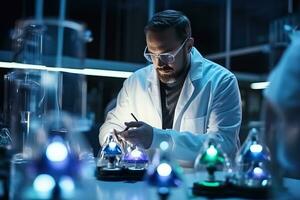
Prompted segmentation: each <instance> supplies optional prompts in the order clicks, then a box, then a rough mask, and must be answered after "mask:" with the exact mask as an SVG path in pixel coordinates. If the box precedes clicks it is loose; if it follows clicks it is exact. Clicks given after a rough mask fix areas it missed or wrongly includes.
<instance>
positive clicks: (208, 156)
mask: <svg viewBox="0 0 300 200" xmlns="http://www.w3.org/2000/svg"><path fill="white" fill-rule="evenodd" d="M194 169H195V171H196V174H197V177H198V179H199V180H201V176H203V173H207V179H206V180H205V181H202V182H198V183H197V184H199V185H204V186H207V185H209V186H212V187H213V186H214V187H218V186H220V185H221V184H223V182H222V181H221V180H218V179H217V178H216V172H218V171H222V172H224V174H225V176H227V175H229V174H228V173H230V172H231V171H232V169H231V164H230V161H229V159H228V157H227V155H226V154H225V153H224V152H223V150H222V148H221V145H220V144H218V143H217V142H216V140H215V139H214V137H212V136H210V137H208V138H207V139H206V141H205V142H204V144H203V147H202V148H201V149H200V151H199V154H198V156H197V158H196V160H195V164H194Z"/></svg>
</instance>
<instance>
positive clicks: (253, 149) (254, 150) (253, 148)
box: [250, 144, 263, 153]
mask: <svg viewBox="0 0 300 200" xmlns="http://www.w3.org/2000/svg"><path fill="white" fill-rule="evenodd" d="M262 149H263V148H262V146H261V145H260V144H252V145H251V146H250V151H251V152H252V153H261V152H262Z"/></svg>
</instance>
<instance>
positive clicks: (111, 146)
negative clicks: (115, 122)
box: [108, 142, 117, 151]
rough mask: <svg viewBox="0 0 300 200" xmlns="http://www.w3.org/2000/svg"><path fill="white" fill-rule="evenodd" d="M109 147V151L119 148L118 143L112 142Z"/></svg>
mask: <svg viewBox="0 0 300 200" xmlns="http://www.w3.org/2000/svg"><path fill="white" fill-rule="evenodd" d="M108 146H109V149H110V150H112V151H113V150H114V149H115V148H116V147H117V143H115V142H110V143H109V144H108Z"/></svg>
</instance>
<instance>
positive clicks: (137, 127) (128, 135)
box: [121, 121, 153, 149]
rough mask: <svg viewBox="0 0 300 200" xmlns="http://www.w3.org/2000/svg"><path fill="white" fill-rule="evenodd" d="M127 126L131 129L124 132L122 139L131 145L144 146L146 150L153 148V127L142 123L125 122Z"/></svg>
mask: <svg viewBox="0 0 300 200" xmlns="http://www.w3.org/2000/svg"><path fill="white" fill-rule="evenodd" d="M125 125H126V126H127V127H128V128H129V129H128V130H126V131H124V132H122V133H121V137H123V138H124V139H125V140H126V141H128V142H130V143H131V144H133V145H137V146H142V147H143V148H145V149H148V148H149V147H150V146H151V144H152V139H153V128H152V126H150V125H148V124H146V123H145V122H142V121H138V122H136V121H132V122H125ZM130 128H132V129H130Z"/></svg>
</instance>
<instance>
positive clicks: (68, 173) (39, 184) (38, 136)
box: [10, 112, 95, 199]
mask: <svg viewBox="0 0 300 200" xmlns="http://www.w3.org/2000/svg"><path fill="white" fill-rule="evenodd" d="M57 116H58V115H57V113H56V112H53V113H50V114H48V115H47V116H45V117H44V118H43V119H39V118H35V119H33V120H32V125H31V127H30V129H31V130H30V135H29V140H27V141H28V142H30V145H28V147H30V152H31V153H30V154H27V157H26V158H24V156H23V154H16V155H15V156H14V157H13V160H12V168H11V180H12V181H11V187H10V197H11V199H20V198H24V199H74V198H75V199H76V198H79V199H80V198H82V196H81V197H78V195H81V191H82V187H84V185H83V184H82V181H83V180H86V179H87V178H89V179H90V178H92V177H93V173H94V171H95V163H94V162H93V161H94V158H93V156H92V151H91V148H90V147H89V145H88V144H87V143H86V141H85V139H84V138H83V137H82V135H81V133H80V132H79V130H80V127H78V124H80V123H78V118H77V117H76V116H70V115H68V114H66V113H63V112H61V113H60V115H59V116H60V117H59V118H58V117H57ZM41 120H43V123H41V122H40V121H41ZM79 120H80V119H79ZM28 152H29V151H28ZM20 156H21V157H20ZM16 188H18V191H16V190H15V189H16Z"/></svg>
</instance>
